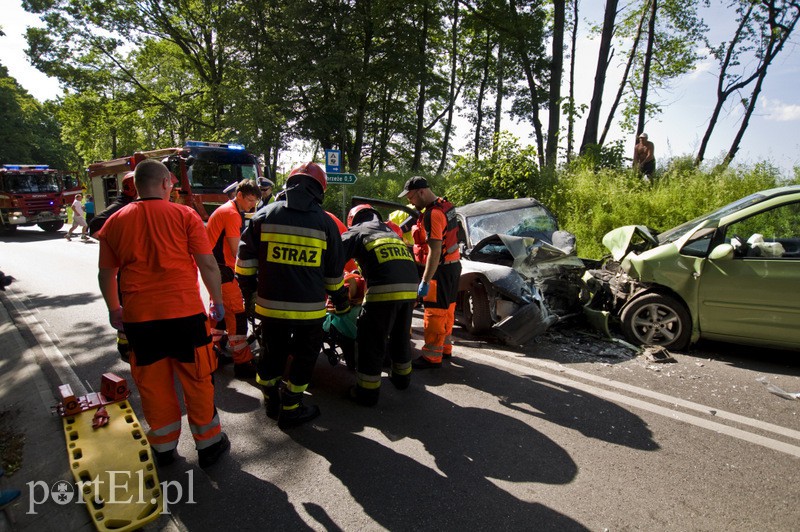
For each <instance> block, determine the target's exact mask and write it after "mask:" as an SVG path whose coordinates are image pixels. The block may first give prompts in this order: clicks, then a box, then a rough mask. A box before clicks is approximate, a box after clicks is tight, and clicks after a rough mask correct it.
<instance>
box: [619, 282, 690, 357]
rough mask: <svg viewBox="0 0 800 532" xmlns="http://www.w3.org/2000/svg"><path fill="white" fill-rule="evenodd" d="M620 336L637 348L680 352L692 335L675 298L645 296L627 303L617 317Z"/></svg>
mask: <svg viewBox="0 0 800 532" xmlns="http://www.w3.org/2000/svg"><path fill="white" fill-rule="evenodd" d="M620 319H621V321H622V332H623V333H624V334H625V337H626V338H628V340H630V341H631V342H632V343H634V344H637V345H658V346H661V347H664V348H666V349H682V348H684V347H686V346H687V345H688V343H689V338H690V337H691V334H692V325H691V318H690V317H689V312H688V311H687V310H686V309H685V308H684V306H683V305H682V304H681V303H680V302H679V301H677V300H676V299H675V298H673V297H670V296H666V295H661V294H655V293H650V294H645V295H643V296H641V297H638V298H636V299H634V300H633V301H631V302H630V303H629V304H628V305H627V306H626V307H625V309H624V310H623V311H622V315H621V316H620Z"/></svg>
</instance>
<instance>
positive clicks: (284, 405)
mask: <svg viewBox="0 0 800 532" xmlns="http://www.w3.org/2000/svg"><path fill="white" fill-rule="evenodd" d="M280 396H281V410H280V414H278V428H280V429H281V430H286V429H290V428H292V427H296V426H298V425H302V424H303V423H305V422H306V421H311V420H312V419H315V418H316V417H318V416H319V414H320V411H319V407H318V406H317V405H311V406H306V405H304V404H303V393H302V392H300V393H292V392H290V391H288V390H285V389H282V390H281V391H280Z"/></svg>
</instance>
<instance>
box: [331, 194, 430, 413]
mask: <svg viewBox="0 0 800 532" xmlns="http://www.w3.org/2000/svg"><path fill="white" fill-rule="evenodd" d="M347 225H348V227H349V229H348V231H347V232H346V233H344V234H343V235H342V242H343V243H344V256H345V258H347V259H349V258H351V257H354V258H355V259H356V261H357V262H358V265H359V267H360V269H361V274H362V275H363V276H364V279H365V280H366V282H367V291H366V294H365V296H364V305H363V307H362V310H361V314H360V315H359V316H358V321H357V331H358V332H357V335H358V336H357V341H358V343H357V348H356V360H355V362H356V364H355V369H356V385H355V386H354V387H353V388H352V389H351V391H350V396H351V398H353V399H354V400H355V401H356V402H357V403H359V404H361V405H364V406H374V405H375V404H376V403H377V402H378V396H379V394H380V386H381V367H382V365H383V360H384V358H385V356H386V352H387V347H388V351H389V355H390V358H391V360H392V368H391V376H390V378H389V380H390V381H391V383H392V384H394V386H395V388H397V389H398V390H405V389H406V388H408V385H409V383H410V382H411V338H410V336H411V315H412V312H413V310H414V303H415V301H416V299H417V286H418V284H419V274H418V272H417V266H416V264H415V263H414V258H413V257H412V255H411V252H410V251H409V250H408V246H407V245H406V244H405V243H404V242H403V240H402V238H401V237H399V236H398V235H397V233H395V232H394V231H393V230H392V229H391V228H390V227H388V226H387V225H386V224H385V223H384V222H383V220H382V219H381V215H380V214H379V213H378V211H376V210H375V209H374V208H373V207H372V206H371V205H369V204H362V205H357V206H355V207H353V208H352V209H350V213H349V214H348V215H347Z"/></svg>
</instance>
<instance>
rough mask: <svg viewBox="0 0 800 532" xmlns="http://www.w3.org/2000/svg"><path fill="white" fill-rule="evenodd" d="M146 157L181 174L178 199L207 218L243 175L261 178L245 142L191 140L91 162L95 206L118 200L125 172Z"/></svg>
mask: <svg viewBox="0 0 800 532" xmlns="http://www.w3.org/2000/svg"><path fill="white" fill-rule="evenodd" d="M145 159H158V160H160V161H162V162H163V163H164V164H166V165H167V167H168V168H169V169H170V171H171V172H172V173H173V174H175V176H176V177H177V178H178V185H176V187H175V188H176V189H177V202H178V203H183V204H184V205H189V206H190V207H192V208H194V209H195V210H196V211H197V212H198V214H200V217H201V218H202V219H203V220H208V217H209V216H210V215H211V213H212V212H214V209H216V208H217V207H219V206H220V205H222V204H223V203H225V202H226V201H228V197H227V196H226V195H225V193H224V192H223V190H224V189H225V188H226V187H227V186H228V185H230V184H231V183H233V182H236V181H241V180H242V179H258V177H259V176H260V175H261V171H260V166H259V164H258V159H256V157H255V156H253V155H251V154H249V153H247V151H245V149H244V146H242V145H241V144H229V143H222V142H202V141H196V140H188V141H186V144H185V145H184V146H182V147H179V148H165V149H161V150H152V151H143V152H136V153H134V154H133V155H131V156H129V157H122V158H119V159H113V160H111V161H103V162H98V163H94V164H91V165H89V180H90V181H91V189H92V191H93V192H92V193H93V194H94V201H95V209H96V210H97V212H100V211H102V210H103V209H105V208H106V206H107V205H108V204H109V203H111V202H112V201H114V198H116V197H117V195H118V194H119V190H120V188H121V186H122V178H123V177H125V174H126V173H128V172H130V171H131V170H133V169H134V168H136V165H137V164H138V163H140V162H141V161H143V160H145Z"/></svg>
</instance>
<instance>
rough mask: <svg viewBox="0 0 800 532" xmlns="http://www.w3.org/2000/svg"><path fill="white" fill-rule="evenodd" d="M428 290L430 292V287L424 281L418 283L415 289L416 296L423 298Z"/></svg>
mask: <svg viewBox="0 0 800 532" xmlns="http://www.w3.org/2000/svg"><path fill="white" fill-rule="evenodd" d="M428 290H430V285H429V284H428V283H426V282H425V281H422V282H421V283H419V287H418V288H417V296H419V297H425V296H427V295H428Z"/></svg>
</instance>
